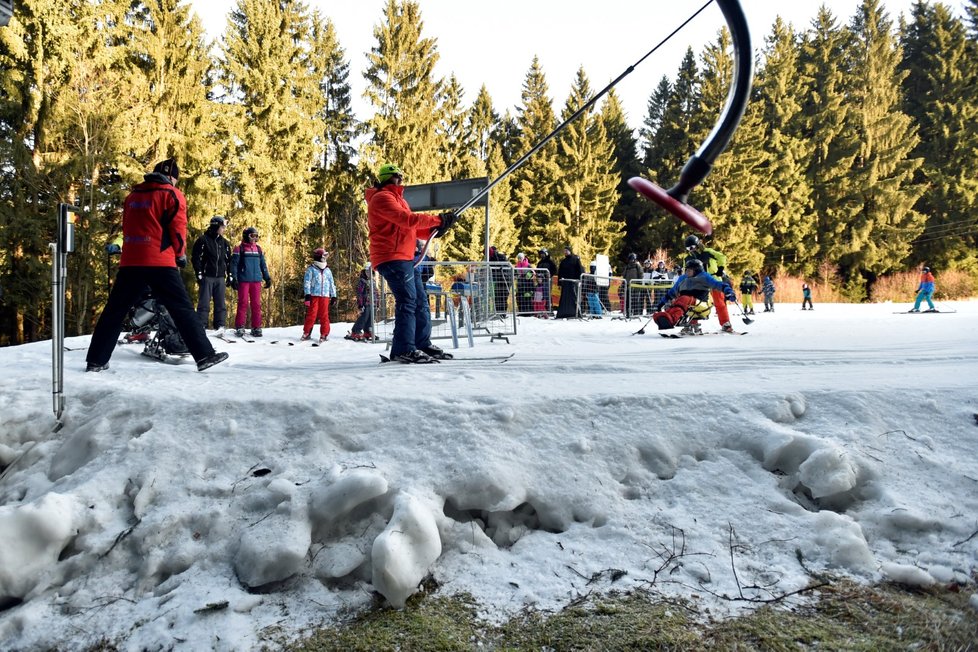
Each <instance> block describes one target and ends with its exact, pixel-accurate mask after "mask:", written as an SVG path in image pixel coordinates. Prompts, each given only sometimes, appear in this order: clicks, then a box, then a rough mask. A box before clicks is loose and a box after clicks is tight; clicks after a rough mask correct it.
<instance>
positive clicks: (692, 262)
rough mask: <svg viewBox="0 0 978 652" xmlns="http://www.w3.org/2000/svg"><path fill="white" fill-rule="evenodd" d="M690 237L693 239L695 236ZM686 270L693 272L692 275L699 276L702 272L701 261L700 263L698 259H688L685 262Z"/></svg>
mask: <svg viewBox="0 0 978 652" xmlns="http://www.w3.org/2000/svg"><path fill="white" fill-rule="evenodd" d="M690 237H691V238H695V237H696V236H690ZM686 269H691V270H693V275H696V274H699V273H700V272H702V271H703V261H701V260H700V259H699V258H690V259H689V260H687V261H686Z"/></svg>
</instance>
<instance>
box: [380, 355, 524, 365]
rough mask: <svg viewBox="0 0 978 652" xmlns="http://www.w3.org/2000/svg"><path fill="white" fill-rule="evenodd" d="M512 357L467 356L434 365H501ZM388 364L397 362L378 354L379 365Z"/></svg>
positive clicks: (437, 361)
mask: <svg viewBox="0 0 978 652" xmlns="http://www.w3.org/2000/svg"><path fill="white" fill-rule="evenodd" d="M514 355H516V354H515V353H510V354H508V355H486V356H478V357H469V356H466V357H464V358H451V359H449V360H438V359H435V362H436V363H441V362H448V363H453V362H498V363H499V364H502V363H504V362H506V361H507V360H509V359H511V358H512V357H513V356H514ZM388 362H397V361H396V360H391V359H390V358H389V357H388V356H386V355H384V354H380V364H386V363H388Z"/></svg>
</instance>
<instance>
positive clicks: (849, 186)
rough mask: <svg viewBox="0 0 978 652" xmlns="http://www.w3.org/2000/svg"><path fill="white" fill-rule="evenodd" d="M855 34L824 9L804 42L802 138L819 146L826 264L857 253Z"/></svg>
mask: <svg viewBox="0 0 978 652" xmlns="http://www.w3.org/2000/svg"><path fill="white" fill-rule="evenodd" d="M850 40H851V34H850V32H849V31H848V30H846V29H843V28H842V27H840V26H839V24H838V22H837V21H836V19H835V17H834V16H833V15H832V13H831V12H830V11H829V10H828V9H827V8H826V7H822V8H821V9H820V10H819V12H818V14H817V15H816V17H815V19H814V21H813V22H812V25H811V28H810V29H809V30H808V31H807V32H806V33H805V35H804V38H803V41H802V45H801V56H800V62H801V70H802V77H803V79H804V80H805V84H806V88H805V91H804V98H803V102H802V120H803V128H802V134H801V135H802V137H803V138H805V139H807V140H808V141H809V142H810V143H811V144H812V145H813V147H814V149H813V151H812V156H811V157H810V159H809V162H808V168H807V172H806V174H807V178H808V183H809V185H810V186H811V189H812V207H813V210H814V212H815V216H816V221H817V227H816V237H817V238H818V242H817V247H818V252H819V253H820V257H821V259H822V261H823V262H824V263H828V264H830V265H838V264H839V263H840V261H841V260H842V258H843V257H844V256H846V255H848V254H849V253H850V252H851V251H852V246H851V243H850V241H849V239H848V235H847V233H846V231H847V228H848V225H849V224H850V223H851V222H853V221H854V220H855V219H856V214H857V212H858V210H859V206H858V205H857V204H856V203H855V202H852V201H847V198H848V197H849V196H850V194H851V193H852V192H853V184H854V181H853V179H852V177H851V175H850V173H851V170H852V168H853V166H854V165H855V162H856V157H857V155H858V153H859V148H860V141H859V138H858V134H857V133H856V132H855V131H854V130H853V129H850V128H849V124H850V119H849V111H850V93H851V91H850V86H851V83H850V81H849V72H848V69H847V66H846V62H845V53H846V52H847V50H848V48H849V41H850Z"/></svg>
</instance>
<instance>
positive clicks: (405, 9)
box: [363, 0, 444, 184]
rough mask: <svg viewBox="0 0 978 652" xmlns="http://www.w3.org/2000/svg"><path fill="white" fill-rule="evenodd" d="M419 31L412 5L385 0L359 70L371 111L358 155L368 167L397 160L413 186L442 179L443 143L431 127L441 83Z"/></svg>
mask: <svg viewBox="0 0 978 652" xmlns="http://www.w3.org/2000/svg"><path fill="white" fill-rule="evenodd" d="M423 29H424V23H423V22H422V20H421V10H420V8H419V5H418V3H416V2H411V1H410V0H387V4H386V5H385V7H384V22H383V24H381V25H379V26H377V27H375V28H374V36H375V37H376V39H377V45H376V46H374V47H373V48H371V50H370V54H369V55H368V60H369V62H370V63H369V65H368V67H367V70H366V72H365V73H364V77H365V79H366V80H367V90H366V92H365V95H366V97H367V99H368V100H369V101H370V103H371V104H372V105H373V106H374V108H375V110H376V113H375V114H374V116H373V117H372V118H371V119H370V120H368V121H367V131H368V134H369V136H370V142H369V143H368V144H367V145H366V146H365V147H364V149H363V155H364V159H365V160H366V161H367V163H368V164H369V165H371V166H372V167H374V168H376V166H377V165H379V164H382V163H387V162H390V163H397V164H398V165H400V166H401V167H402V168H403V169H404V170H406V171H407V174H408V177H409V180H410V182H411V183H415V184H416V183H429V182H432V181H440V180H443V177H442V176H441V175H442V172H441V170H440V169H439V163H438V162H439V160H440V157H439V152H440V151H443V149H444V142H443V140H442V138H440V137H439V134H438V128H437V126H438V124H439V123H440V121H441V120H442V110H441V107H440V106H439V98H440V97H441V95H442V87H443V81H442V80H441V79H438V78H436V77H435V72H434V69H435V64H436V63H437V62H438V58H439V57H438V49H437V46H436V43H435V39H432V38H425V37H422V31H423Z"/></svg>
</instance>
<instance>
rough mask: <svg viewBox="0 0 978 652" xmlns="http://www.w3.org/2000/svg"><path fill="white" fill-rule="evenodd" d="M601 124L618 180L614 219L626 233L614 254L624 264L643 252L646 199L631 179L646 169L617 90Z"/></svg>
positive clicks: (604, 109) (605, 106) (604, 108)
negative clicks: (609, 144) (637, 190)
mask: <svg viewBox="0 0 978 652" xmlns="http://www.w3.org/2000/svg"><path fill="white" fill-rule="evenodd" d="M601 124H602V125H603V126H604V130H605V133H607V134H608V138H609V139H610V140H611V143H612V145H613V151H612V162H613V163H614V171H615V176H616V177H617V181H618V185H617V194H618V200H617V202H616V204H615V210H614V212H613V213H612V215H611V219H612V221H613V222H614V223H615V224H617V225H619V227H620V228H621V230H622V239H621V248H620V249H619V250H618V251H616V252H614V253H615V254H616V255H617V256H618V257H619V258H620V259H621V260H622V261H623V262H624V261H625V260H626V259H627V257H628V254H629V253H631V252H635V253H637V252H639V251H643V249H641V248H639V247H638V246H637V245H638V244H639V242H638V236H639V233H640V231H641V218H642V213H643V211H644V210H645V206H644V205H643V204H644V203H645V200H644V199H643V198H641V197H639V196H638V194H637V193H636V192H635V191H634V190H632V188H631V187H630V186H629V185H628V180H629V179H631V178H632V177H636V176H641V175H642V173H643V172H644V170H643V166H642V163H641V162H640V161H639V159H638V141H637V139H636V138H635V132H634V131H632V129H631V127H629V126H628V120H627V118H626V117H625V112H624V111H623V110H622V107H621V102H619V101H618V95H617V94H616V93H615V91H614V90H612V91H610V92H609V93H608V96H607V98H606V99H605V101H604V103H603V104H602V106H601Z"/></svg>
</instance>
